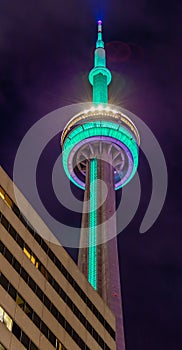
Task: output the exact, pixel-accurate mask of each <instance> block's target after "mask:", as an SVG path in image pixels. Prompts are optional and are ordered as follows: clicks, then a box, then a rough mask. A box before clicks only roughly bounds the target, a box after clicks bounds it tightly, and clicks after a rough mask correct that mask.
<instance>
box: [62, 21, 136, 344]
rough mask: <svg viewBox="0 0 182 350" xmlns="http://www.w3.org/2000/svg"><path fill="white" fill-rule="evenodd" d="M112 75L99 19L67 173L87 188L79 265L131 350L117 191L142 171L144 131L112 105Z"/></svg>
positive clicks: (71, 133)
mask: <svg viewBox="0 0 182 350" xmlns="http://www.w3.org/2000/svg"><path fill="white" fill-rule="evenodd" d="M111 78H112V76H111V72H110V71H109V69H108V68H107V67H106V53H105V49H104V42H103V40H102V22H101V21H99V22H98V38H97V42H96V49H95V53H94V68H93V69H92V70H91V71H90V73H89V81H90V83H91V85H92V86H93V107H92V108H91V109H90V110H87V111H83V112H81V113H79V114H77V115H76V116H74V117H73V118H72V119H71V120H70V121H69V123H68V124H67V125H66V127H65V129H64V131H63V133H62V138H61V144H62V148H63V166H64V169H65V172H66V174H67V176H68V177H69V178H70V180H71V181H72V182H73V183H74V184H75V185H77V186H78V187H80V188H82V189H84V190H85V193H84V203H83V214H82V227H81V236H80V249H79V259H78V265H79V268H80V270H81V271H82V272H83V273H84V275H85V276H86V277H87V279H88V281H89V282H90V284H91V285H92V286H93V288H94V289H96V290H97V291H98V293H99V294H100V296H101V297H102V298H103V300H104V301H105V302H106V303H107V304H108V306H109V307H110V308H111V310H112V311H113V313H114V314H115V317H116V344H117V350H125V339H124V329H123V312H122V300H121V287H120V273H119V261H118V249H117V231H116V214H115V209H116V203H115V190H117V189H119V188H121V187H123V186H124V185H125V184H127V183H128V182H129V181H130V180H131V178H132V177H133V175H134V174H135V172H136V169H137V165H138V145H139V134H138V131H137V129H136V127H135V125H134V124H133V122H132V121H131V120H130V119H129V118H128V117H127V116H126V115H123V114H122V113H120V112H119V111H117V110H113V109H111V108H110V107H109V105H108V85H109V84H110V82H111ZM111 238H112V239H111Z"/></svg>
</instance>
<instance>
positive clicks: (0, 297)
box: [0, 168, 116, 350]
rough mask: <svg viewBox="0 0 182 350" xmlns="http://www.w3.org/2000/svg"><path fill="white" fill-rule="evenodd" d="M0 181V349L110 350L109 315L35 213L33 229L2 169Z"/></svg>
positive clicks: (112, 346) (111, 317) (112, 335)
mask: <svg viewBox="0 0 182 350" xmlns="http://www.w3.org/2000/svg"><path fill="white" fill-rule="evenodd" d="M0 181H1V183H0V184H1V187H0V224H1V230H0V239H1V240H0V251H1V254H0V350H15V349H16V350H23V349H29V350H53V349H57V350H77V349H78V350H79V349H82V350H93V349H94V350H97V349H98V350H100V349H103V350H104V349H105V350H109V349H110V350H115V349H116V342H115V317H114V315H113V313H112V312H111V311H110V309H109V308H108V306H107V305H106V303H105V302H104V301H103V300H102V298H101V297H100V296H99V294H98V293H97V292H96V291H95V290H94V289H93V288H92V286H91V285H90V284H89V283H88V281H87V279H86V278H85V276H84V275H83V274H82V273H81V272H80V270H79V269H78V267H77V266H76V264H75V263H74V262H73V260H72V259H71V258H70V256H69V255H68V254H67V252H66V251H65V249H64V248H63V247H62V246H60V245H58V244H53V243H50V242H48V241H46V240H45V239H44V238H43V237H44V231H47V230H48V229H47V227H46V226H45V224H44V222H42V221H41V219H40V217H38V215H37V214H36V213H34V215H35V216H36V217H37V220H39V223H40V225H39V226H40V231H39V232H36V231H35V230H34V228H33V227H32V225H31V215H30V216H29V217H25V216H24V215H23V213H22V212H21V211H20V209H19V208H18V206H17V203H16V199H15V196H14V190H13V186H14V185H13V182H12V181H11V179H10V178H9V177H8V176H7V174H6V173H5V172H4V171H3V169H2V168H1V169H0ZM22 198H23V201H24V205H25V206H26V207H27V208H28V209H29V208H30V209H31V210H32V208H31V206H30V204H29V203H28V202H27V201H26V199H25V198H24V197H23V196H22ZM31 210H30V211H31ZM50 234H51V233H50Z"/></svg>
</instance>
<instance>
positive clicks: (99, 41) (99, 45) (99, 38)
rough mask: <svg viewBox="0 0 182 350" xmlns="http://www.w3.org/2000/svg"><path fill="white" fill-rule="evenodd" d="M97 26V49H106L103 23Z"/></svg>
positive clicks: (100, 22)
mask: <svg viewBox="0 0 182 350" xmlns="http://www.w3.org/2000/svg"><path fill="white" fill-rule="evenodd" d="M97 24H98V38H97V42H96V48H99V47H102V48H104V42H103V40H102V21H101V20H99V21H98V22H97Z"/></svg>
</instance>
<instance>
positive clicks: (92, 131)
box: [61, 108, 140, 190]
mask: <svg viewBox="0 0 182 350" xmlns="http://www.w3.org/2000/svg"><path fill="white" fill-rule="evenodd" d="M61 143H62V151H63V153H62V157H63V167H64V170H65V172H66V174H67V176H68V178H69V179H70V180H71V181H72V182H73V183H74V184H75V185H76V186H78V187H80V188H81V189H85V163H86V161H87V160H88V159H92V158H99V157H101V159H102V154H103V152H101V151H100V152H99V148H100V147H103V145H104V147H105V151H106V153H108V157H106V159H110V162H112V166H113V168H114V187H115V190H117V189H119V188H121V187H123V186H124V185H126V184H127V183H128V182H129V181H130V180H131V178H132V177H133V176H134V174H135V172H136V170H137V166H138V145H139V143H140V139H139V134H138V130H137V129H136V127H135V125H134V124H133V122H132V121H131V120H130V119H129V118H128V117H126V116H123V115H122V114H121V113H119V112H117V111H112V110H109V111H108V109H107V108H103V109H102V110H100V109H99V110H98V108H96V109H94V108H92V109H91V110H89V111H85V112H84V113H83V112H82V113H80V115H79V114H78V115H76V116H75V117H73V118H72V119H71V121H70V122H69V123H68V124H67V125H66V127H65V129H64V131H63V135H62V140H61ZM101 144H102V145H101Z"/></svg>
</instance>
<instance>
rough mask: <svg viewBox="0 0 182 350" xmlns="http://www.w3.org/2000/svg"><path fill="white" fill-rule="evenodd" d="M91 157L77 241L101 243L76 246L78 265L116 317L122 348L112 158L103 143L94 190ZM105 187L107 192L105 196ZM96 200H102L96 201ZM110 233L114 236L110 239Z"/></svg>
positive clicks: (122, 347) (118, 341) (122, 336)
mask: <svg viewBox="0 0 182 350" xmlns="http://www.w3.org/2000/svg"><path fill="white" fill-rule="evenodd" d="M103 158H105V159H107V161H104V160H103ZM93 160H94V159H90V160H88V161H87V170H86V189H85V195H84V211H83V214H82V229H81V242H80V243H81V244H82V246H83V244H84V245H86V244H87V243H88V242H89V243H90V242H92V244H93V242H94V240H95V239H96V243H97V239H98V238H99V242H100V241H101V242H103V243H101V244H98V245H97V246H95V247H94V246H89V245H88V248H80V249H79V258H78V266H79V268H80V270H81V271H82V273H83V274H84V275H85V276H86V277H87V279H88V280H89V282H93V283H94V285H93V287H95V286H96V288H95V289H97V291H98V293H99V294H100V296H101V297H102V299H103V300H104V301H105V302H106V304H107V305H108V306H109V307H110V309H111V310H112V311H113V313H114V315H115V317H116V344H117V350H125V340H124V328H123V311H122V299H121V286H120V273H119V261H118V249H117V232H116V212H115V209H116V203H115V191H114V181H113V179H114V176H113V175H114V174H113V167H112V160H111V159H109V155H108V153H107V152H106V150H104V147H103V148H102V159H97V161H96V163H95V166H97V170H96V171H95V173H96V174H97V180H98V181H97V185H95V184H94V186H97V188H96V191H95V192H94V193H93V192H92V191H93V186H92V184H91V181H90V180H91V176H90V175H91V173H92V171H93V169H92V168H93ZM108 161H109V162H108ZM104 184H105V185H104ZM106 188H107V196H106V198H105V189H106ZM94 196H95V198H94V206H95V204H96V205H97V207H98V209H97V211H96V212H95V211H93V213H94V215H95V217H96V221H97V227H96V228H95V231H94V232H93V230H92V227H91V226H90V225H91V217H92V215H93V213H92V212H91V209H94V207H93V204H92V200H93V197H94ZM95 202H97V203H95ZM100 203H102V204H101V205H100ZM111 236H112V237H114V238H112V239H110V237H111ZM94 274H95V275H94ZM91 284H92V283H91Z"/></svg>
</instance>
